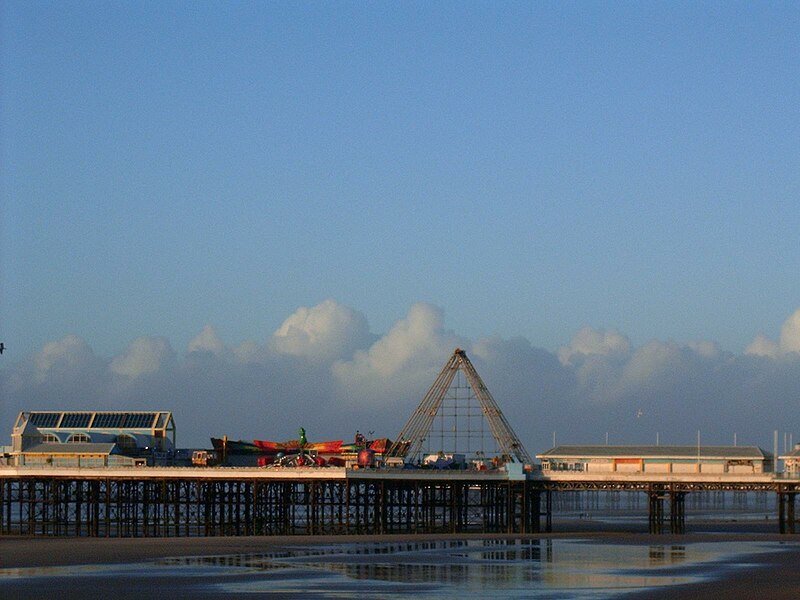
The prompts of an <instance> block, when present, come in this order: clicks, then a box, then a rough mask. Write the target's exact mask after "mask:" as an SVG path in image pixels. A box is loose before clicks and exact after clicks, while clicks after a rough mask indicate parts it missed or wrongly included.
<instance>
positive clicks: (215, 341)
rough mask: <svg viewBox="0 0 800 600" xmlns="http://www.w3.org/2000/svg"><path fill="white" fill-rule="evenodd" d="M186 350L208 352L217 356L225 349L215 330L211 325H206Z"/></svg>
mask: <svg viewBox="0 0 800 600" xmlns="http://www.w3.org/2000/svg"><path fill="white" fill-rule="evenodd" d="M187 351H188V352H210V353H211V354H216V355H217V356H219V355H220V354H222V353H223V352H224V351H225V345H224V344H223V343H222V340H220V339H219V336H217V332H216V330H215V329H214V328H213V327H212V326H211V325H206V326H205V327H203V330H202V331H201V332H200V333H198V334H197V335H196V336H195V337H194V338H193V339H192V340H191V341H190V342H189V346H188V347H187Z"/></svg>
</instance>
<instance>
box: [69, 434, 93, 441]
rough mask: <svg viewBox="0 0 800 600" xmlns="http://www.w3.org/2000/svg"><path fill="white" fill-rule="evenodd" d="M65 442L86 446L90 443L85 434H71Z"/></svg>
mask: <svg viewBox="0 0 800 600" xmlns="http://www.w3.org/2000/svg"><path fill="white" fill-rule="evenodd" d="M67 441H68V442H71V443H73V444H86V443H88V442H91V441H92V439H91V438H90V437H89V436H88V435H87V434H85V433H73V434H72V435H71V436H69V439H67Z"/></svg>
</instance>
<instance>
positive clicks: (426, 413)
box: [387, 348, 533, 464]
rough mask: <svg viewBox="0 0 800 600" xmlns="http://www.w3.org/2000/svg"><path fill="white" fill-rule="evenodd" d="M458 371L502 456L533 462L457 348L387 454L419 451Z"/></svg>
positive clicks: (412, 453)
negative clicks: (479, 408) (473, 395)
mask: <svg viewBox="0 0 800 600" xmlns="http://www.w3.org/2000/svg"><path fill="white" fill-rule="evenodd" d="M459 371H461V372H462V373H463V374H464V376H465V377H466V380H467V383H468V384H469V386H470V388H472V392H473V393H474V394H475V398H476V399H477V400H478V402H479V404H480V407H481V411H482V413H483V418H484V419H485V420H486V422H487V423H488V424H489V429H490V430H491V433H492V435H493V436H494V439H495V441H496V443H497V447H498V449H499V451H500V453H501V454H502V456H503V458H504V459H505V460H506V461H510V462H520V463H526V464H531V463H533V458H532V457H531V455H530V454H528V451H527V450H525V447H524V446H523V445H522V442H520V440H519V438H518V437H517V434H515V433H514V430H513V429H512V428H511V425H510V424H509V422H508V421H507V420H506V418H505V416H504V415H503V412H502V411H501V410H500V407H499V406H498V405H497V403H496V402H495V401H494V398H492V395H491V394H490V393H489V389H488V388H487V387H486V384H484V383H483V380H482V379H481V377H480V375H478V372H477V371H476V370H475V367H474V366H473V365H472V362H471V361H470V360H469V358H468V357H467V353H466V352H464V351H463V350H462V349H461V348H456V349H455V351H454V352H453V355H452V356H451V357H450V359H449V360H448V361H447V363H445V365H444V367H443V368H442V370H441V372H440V373H439V376H438V377H437V378H436V381H434V382H433V385H432V386H431V387H430V389H429V390H428V393H427V394H426V395H425V397H424V398H423V399H422V402H420V403H419V406H417V409H416V410H415V411H414V414H413V415H411V418H410V419H409V420H408V422H407V423H406V424H405V427H403V429H402V431H401V432H400V434H399V435H398V436H397V438H396V441H395V442H394V444H393V445H392V447H391V448H390V449H389V451H388V452H387V455H388V456H400V457H403V458H405V457H407V456H410V457H414V456H417V455H418V454H419V453H420V451H421V449H422V445H423V442H424V441H425V439H426V438H427V437H428V435H429V434H430V432H431V428H432V426H433V422H434V419H435V418H436V415H437V414H438V413H439V410H440V409H441V407H442V401H443V399H444V398H445V395H446V394H447V392H448V390H449V389H450V386H451V384H452V382H453V378H454V377H455V376H456V374H457V373H458V372H459Z"/></svg>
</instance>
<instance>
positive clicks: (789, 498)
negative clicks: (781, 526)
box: [785, 492, 797, 533]
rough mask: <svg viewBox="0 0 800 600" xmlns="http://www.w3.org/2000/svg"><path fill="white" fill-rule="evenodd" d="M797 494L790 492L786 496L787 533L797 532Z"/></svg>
mask: <svg viewBox="0 0 800 600" xmlns="http://www.w3.org/2000/svg"><path fill="white" fill-rule="evenodd" d="M796 495H797V494H795V493H793V492H790V493H787V494H785V496H786V509H787V510H786V525H787V528H786V531H787V533H795V518H794V499H795V496H796Z"/></svg>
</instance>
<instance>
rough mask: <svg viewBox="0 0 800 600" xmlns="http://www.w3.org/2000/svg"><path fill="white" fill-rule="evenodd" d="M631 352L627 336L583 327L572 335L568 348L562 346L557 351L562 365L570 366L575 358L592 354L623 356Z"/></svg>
mask: <svg viewBox="0 0 800 600" xmlns="http://www.w3.org/2000/svg"><path fill="white" fill-rule="evenodd" d="M630 351H631V343H630V340H629V339H628V338H627V336H624V335H622V334H620V333H618V332H617V331H614V330H613V329H612V330H609V331H605V330H598V329H592V328H591V327H584V328H583V329H581V330H580V331H578V333H576V334H575V335H574V337H573V338H572V341H571V342H570V344H569V346H563V347H561V348H560V349H559V351H558V358H559V360H560V361H561V363H562V364H565V365H566V364H570V363H572V362H573V361H574V359H576V358H583V357H586V356H591V355H593V354H601V355H606V356H607V355H618V356H625V355H628V354H629V353H630Z"/></svg>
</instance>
